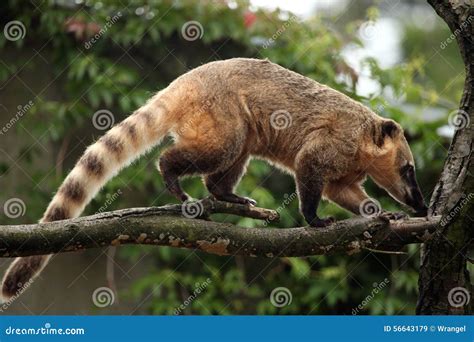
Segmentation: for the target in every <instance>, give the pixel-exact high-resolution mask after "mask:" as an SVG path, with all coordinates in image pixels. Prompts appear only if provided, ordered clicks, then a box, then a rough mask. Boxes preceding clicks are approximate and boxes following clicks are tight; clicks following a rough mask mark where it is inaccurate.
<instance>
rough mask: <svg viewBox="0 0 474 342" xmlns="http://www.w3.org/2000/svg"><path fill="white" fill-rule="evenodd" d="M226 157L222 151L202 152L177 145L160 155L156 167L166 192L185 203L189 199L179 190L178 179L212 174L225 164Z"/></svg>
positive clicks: (194, 148) (190, 147)
mask: <svg viewBox="0 0 474 342" xmlns="http://www.w3.org/2000/svg"><path fill="white" fill-rule="evenodd" d="M228 157H229V156H227V155H226V153H225V151H223V150H222V149H215V150H203V149H202V148H198V147H194V146H187V147H184V146H179V145H177V146H174V147H171V148H169V149H167V150H166V151H165V152H164V153H163V154H162V156H161V158H160V160H159V162H158V167H159V170H160V172H161V174H162V176H163V180H164V182H165V186H166V188H167V189H168V191H169V192H170V193H171V194H173V195H174V196H175V197H176V198H177V199H178V200H181V201H186V200H188V199H189V198H190V197H189V195H188V194H186V193H185V192H184V191H183V189H182V188H181V185H180V184H179V178H180V177H183V176H186V175H193V174H208V173H213V172H215V171H216V170H218V169H219V168H220V167H221V165H222V164H223V163H225V161H226V158H228Z"/></svg>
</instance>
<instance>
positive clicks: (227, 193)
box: [204, 154, 257, 205]
mask: <svg viewBox="0 0 474 342" xmlns="http://www.w3.org/2000/svg"><path fill="white" fill-rule="evenodd" d="M248 161H249V156H248V155H247V154H244V155H241V156H240V157H239V158H238V159H237V160H236V161H235V162H234V163H233V164H232V165H231V166H230V167H229V168H227V169H223V170H221V171H218V172H215V173H211V174H209V175H207V176H206V177H204V182H205V184H206V187H207V189H208V190H209V192H210V193H211V194H212V195H213V196H214V197H215V198H216V199H218V200H220V201H226V202H231V203H241V204H250V205H256V204H257V202H256V201H255V200H253V199H251V198H248V197H242V196H238V195H236V194H235V193H234V188H235V186H236V185H237V184H238V182H239V180H240V178H242V175H243V174H244V173H245V169H246V167H247V164H248Z"/></svg>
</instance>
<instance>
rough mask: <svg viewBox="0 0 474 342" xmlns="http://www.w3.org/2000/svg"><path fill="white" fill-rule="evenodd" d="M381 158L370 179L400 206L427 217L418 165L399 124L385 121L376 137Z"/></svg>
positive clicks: (370, 171) (379, 157) (375, 140)
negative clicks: (400, 204)
mask: <svg viewBox="0 0 474 342" xmlns="http://www.w3.org/2000/svg"><path fill="white" fill-rule="evenodd" d="M374 142H375V143H376V145H377V151H378V153H377V156H376V157H375V158H374V160H373V162H372V164H371V166H370V167H369V175H370V176H371V178H373V180H374V181H375V182H376V183H377V184H378V185H379V186H381V187H382V188H384V189H385V190H387V192H388V193H389V194H390V196H392V197H393V198H394V199H396V200H397V201H398V202H400V203H402V204H405V205H407V206H409V207H410V208H412V209H413V210H414V211H415V212H416V214H417V216H426V214H427V210H428V208H427V206H426V205H425V202H424V200H423V195H422V193H421V190H420V187H419V186H418V182H417V181H416V173H415V163H414V160H413V155H412V153H411V150H410V146H409V145H408V142H407V140H406V138H405V136H404V134H403V129H402V127H401V126H400V125H398V124H397V123H396V122H395V121H392V120H383V121H382V122H381V123H380V124H379V128H378V132H377V133H376V134H374Z"/></svg>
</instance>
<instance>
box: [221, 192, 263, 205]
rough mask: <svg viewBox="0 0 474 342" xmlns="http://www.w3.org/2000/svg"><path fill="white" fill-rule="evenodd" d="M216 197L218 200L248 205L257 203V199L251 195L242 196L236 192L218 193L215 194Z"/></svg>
mask: <svg viewBox="0 0 474 342" xmlns="http://www.w3.org/2000/svg"><path fill="white" fill-rule="evenodd" d="M214 198H215V199H217V200H218V201H224V202H230V203H238V204H246V205H251V206H255V205H256V204H257V201H256V200H254V199H252V198H250V197H242V196H238V195H236V194H218V195H217V194H216V195H214Z"/></svg>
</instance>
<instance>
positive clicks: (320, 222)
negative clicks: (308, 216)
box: [309, 216, 336, 228]
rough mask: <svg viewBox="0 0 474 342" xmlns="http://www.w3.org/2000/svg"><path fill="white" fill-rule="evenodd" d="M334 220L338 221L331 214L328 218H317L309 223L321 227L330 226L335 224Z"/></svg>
mask: <svg viewBox="0 0 474 342" xmlns="http://www.w3.org/2000/svg"><path fill="white" fill-rule="evenodd" d="M334 222H336V219H335V218H334V217H331V216H330V217H326V218H315V219H314V220H312V221H311V222H310V223H309V225H310V226H311V227H316V228H321V227H326V226H329V225H331V224H333V223H334Z"/></svg>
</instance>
